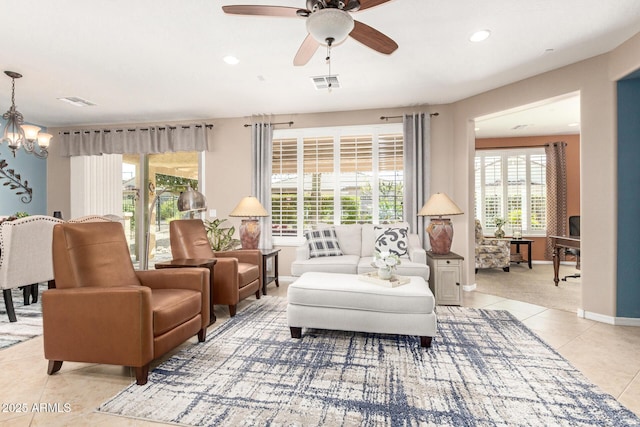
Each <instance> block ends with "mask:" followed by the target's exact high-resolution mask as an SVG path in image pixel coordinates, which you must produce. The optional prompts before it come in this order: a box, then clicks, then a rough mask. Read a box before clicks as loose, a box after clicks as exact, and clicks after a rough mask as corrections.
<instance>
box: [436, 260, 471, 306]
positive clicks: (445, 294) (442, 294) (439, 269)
mask: <svg viewBox="0 0 640 427" xmlns="http://www.w3.org/2000/svg"><path fill="white" fill-rule="evenodd" d="M463 260H464V258H463V257H462V256H460V255H458V254H456V253H453V252H449V253H448V254H446V255H438V254H434V253H432V252H431V251H428V252H427V264H429V271H430V274H431V275H430V277H429V287H430V288H431V292H433V295H435V297H436V304H437V305H460V304H462V285H461V284H460V278H461V277H462V261H463Z"/></svg>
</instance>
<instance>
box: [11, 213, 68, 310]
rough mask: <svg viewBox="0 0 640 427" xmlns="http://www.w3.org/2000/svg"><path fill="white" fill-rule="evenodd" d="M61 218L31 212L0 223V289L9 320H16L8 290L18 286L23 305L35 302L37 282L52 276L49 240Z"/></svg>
mask: <svg viewBox="0 0 640 427" xmlns="http://www.w3.org/2000/svg"><path fill="white" fill-rule="evenodd" d="M60 223H62V220H60V219H57V218H54V217H52V216H45V215H32V216H28V217H24V218H19V219H16V220H13V221H4V222H2V224H0V288H2V295H3V298H4V305H5V307H6V310H7V315H8V316H9V321H10V322H16V321H17V318H16V313H15V309H14V306H13V297H12V294H11V291H12V289H15V288H22V291H23V297H24V304H25V305H29V304H30V303H31V302H37V301H38V284H39V283H42V282H48V281H50V280H52V279H53V264H52V262H51V240H52V236H53V227H54V226H55V225H56V224H60Z"/></svg>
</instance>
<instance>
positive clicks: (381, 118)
mask: <svg viewBox="0 0 640 427" xmlns="http://www.w3.org/2000/svg"><path fill="white" fill-rule="evenodd" d="M439 115H440V113H437V112H436V113H429V116H430V117H438V116H439ZM402 117H403V116H380V120H389V119H401V118H402Z"/></svg>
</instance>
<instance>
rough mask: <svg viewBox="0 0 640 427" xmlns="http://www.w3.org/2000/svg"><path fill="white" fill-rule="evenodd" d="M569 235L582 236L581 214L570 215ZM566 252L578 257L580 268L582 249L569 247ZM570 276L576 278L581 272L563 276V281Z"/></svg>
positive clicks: (577, 264)
mask: <svg viewBox="0 0 640 427" xmlns="http://www.w3.org/2000/svg"><path fill="white" fill-rule="evenodd" d="M569 236H571V237H580V215H576V216H570V217H569ZM566 253H568V254H571V255H575V257H576V269H578V270H580V249H567V250H566ZM569 277H572V278H574V279H578V278H580V273H576V274H570V275H568V276H564V277H563V278H562V281H563V282H566V281H567V279H568V278H569Z"/></svg>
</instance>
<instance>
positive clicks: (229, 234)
mask: <svg viewBox="0 0 640 427" xmlns="http://www.w3.org/2000/svg"><path fill="white" fill-rule="evenodd" d="M225 221H226V219H219V218H216V219H214V220H212V221H209V220H206V221H205V222H204V228H205V230H207V237H208V238H209V244H210V245H211V249H213V250H214V251H215V252H219V251H227V250H231V249H235V248H236V247H237V246H238V245H239V244H240V240H238V239H235V238H234V237H233V234H234V233H235V232H236V228H235V227H234V226H230V227H223V226H222V223H224V222H225Z"/></svg>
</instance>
